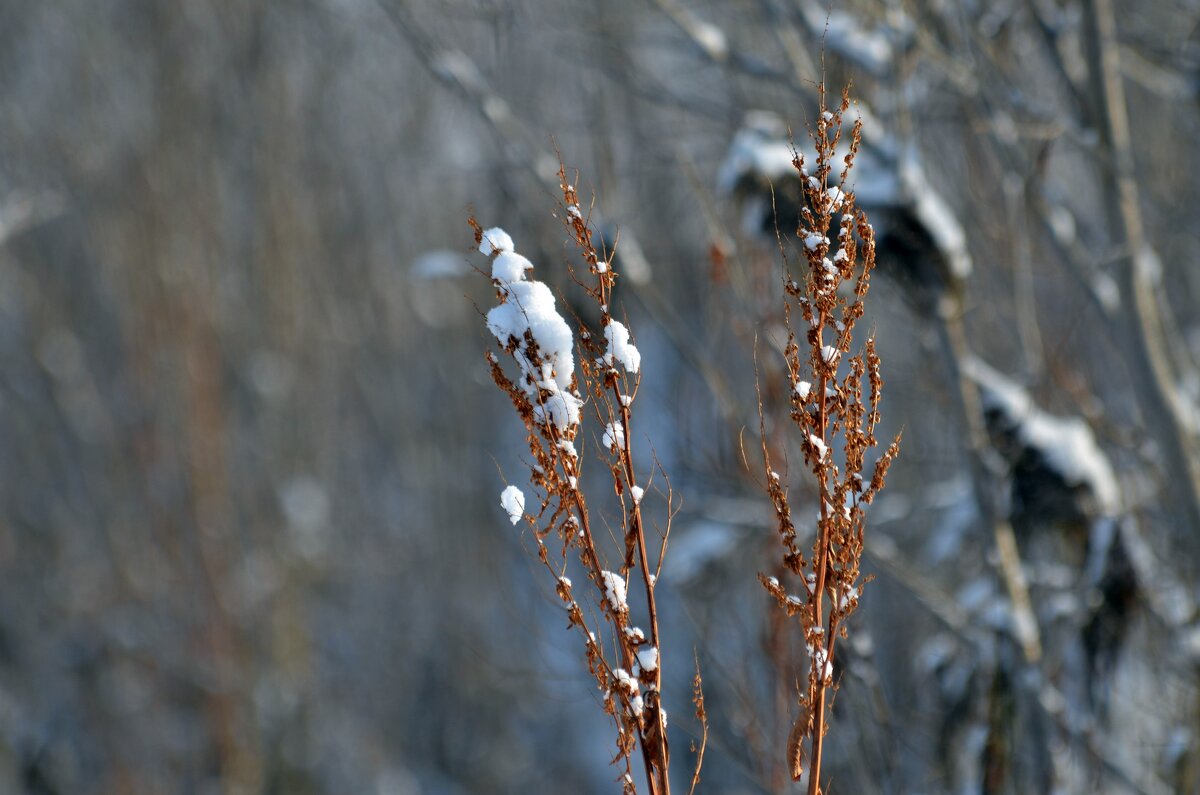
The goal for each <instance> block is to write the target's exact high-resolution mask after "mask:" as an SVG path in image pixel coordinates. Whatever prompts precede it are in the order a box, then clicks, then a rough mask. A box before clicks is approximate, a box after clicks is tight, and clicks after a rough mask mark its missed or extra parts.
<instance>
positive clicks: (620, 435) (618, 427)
mask: <svg viewBox="0 0 1200 795" xmlns="http://www.w3.org/2000/svg"><path fill="white" fill-rule="evenodd" d="M600 443H601V444H603V445H604V446H605V447H610V448H611V447H616V448H618V449H624V448H625V426H623V425H622V424H621V423H619V422H610V423H607V424H605V426H604V436H603V438H601V440H600Z"/></svg>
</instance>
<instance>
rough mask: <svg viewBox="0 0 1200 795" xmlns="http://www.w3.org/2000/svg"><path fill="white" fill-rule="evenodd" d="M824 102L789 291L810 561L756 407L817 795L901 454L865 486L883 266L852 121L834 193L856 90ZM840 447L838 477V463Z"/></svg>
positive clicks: (794, 752) (796, 755)
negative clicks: (832, 696)
mask: <svg viewBox="0 0 1200 795" xmlns="http://www.w3.org/2000/svg"><path fill="white" fill-rule="evenodd" d="M818 95H819V100H820V105H819V113H820V115H819V117H818V119H817V122H816V125H815V128H814V129H812V130H811V131H810V137H811V138H812V140H813V143H814V145H815V149H816V163H815V167H816V168H815V171H813V172H812V173H810V172H809V168H808V165H809V164H807V163H806V162H805V160H804V157H803V156H802V155H800V154H796V156H795V158H794V160H793V165H794V166H795V167H796V169H797V171H799V173H800V177H801V179H802V180H803V183H804V194H805V204H806V206H805V207H804V208H803V209H802V211H801V222H800V227H799V228H798V229H797V230H796V233H797V235H798V236H799V237H800V239H801V240H802V241H803V243H804V245H803V250H804V254H805V257H806V259H807V260H808V274H807V276H806V277H805V278H804V280H803V283H800V282H797V281H795V280H794V279H791V278H789V279H788V281H787V282H786V284H785V292H786V296H785V300H784V317H785V321H786V325H787V330H788V336H787V344H786V347H785V350H784V356H785V359H786V361H787V368H788V373H789V378H790V382H791V384H790V386H791V390H790V391H791V419H792V421H793V423H794V424H795V425H796V427H797V428H798V429H799V432H800V435H801V446H802V448H803V451H804V463H805V467H806V469H807V470H808V472H809V473H810V475H811V476H812V478H813V480H814V481H815V486H816V490H817V496H818V502H819V506H820V508H819V514H818V518H817V520H816V533H815V540H814V542H813V545H812V547H811V549H810V550H809V553H810V554H809V555H806V554H805V551H804V550H803V549H801V546H800V540H799V535H798V533H797V530H796V524H795V520H794V519H793V516H792V507H791V504H790V502H789V498H788V487H787V484H786V482H785V479H784V478H783V477H782V476H781V475H780V474H779V473H778V472H776V471H775V469H774V468H773V467H772V463H771V454H770V452H769V450H768V447H767V442H766V427H765V421H763V419H762V401H761V398H760V400H759V408H760V414H759V417H760V432H761V438H762V455H763V464H764V467H765V469H766V474H767V478H766V489H767V493H768V495H769V496H770V499H771V502H772V505H773V506H774V509H775V517H776V520H777V529H778V532H779V538H780V541H781V543H782V545H783V568H784V570H785V571H786V572H788V573H790V574H791V575H794V577H795V580H796V584H797V585H798V586H799V592H798V593H797V594H794V595H793V594H791V593H789V590H788V588H787V587H786V586H787V583H782V582H780V580H779V579H778V578H776V577H768V576H766V575H763V574H759V580H760V581H761V582H762V585H763V587H764V588H766V590H767V592H768V593H770V594H771V596H773V597H774V598H775V600H776V602H777V603H778V606H779V608H780V609H781V610H783V611H784V612H785V613H786V615H787V617H788V618H789V619H790V618H795V619H797V620H798V622H799V624H800V629H801V632H802V633H803V637H804V642H805V646H806V648H807V650H808V656H809V667H808V676H807V680H806V682H807V684H806V685H805V686H802V687H801V690H800V693H799V694H798V695H799V698H798V701H799V704H798V707H799V709H798V714H797V718H796V721H795V723H794V724H793V727H792V731H791V734H790V736H789V738H788V742H787V750H786V760H785V761H786V764H787V766H788V769H789V771H790V772H791V774H792V777H793V779H794V780H797V781H798V780H800V779H801V778H802V777H803V776H804V773H805V771H806V767H807V773H808V793H809V795H817V793H819V792H820V791H821V787H820V777H821V757H822V749H823V744H824V737H825V733H826V731H827V729H828V725H827V724H828V716H827V709H828V701H829V699H828V693H829V691H830V690H831V689H836V688H837V684H836V682H835V681H834V678H833V671H834V667H833V662H834V655H835V652H836V644H837V640H838V638H839V637H840V638H845V637H846V622H847V619H849V617H850V615H851V614H852V613H853V612H854V610H855V609H856V608H857V607H858V600H859V596H860V594H861V592H862V587H863V585H864V583H865V580H864V578H862V577H861V575H860V571H859V565H860V562H861V560H862V551H863V532H864V529H865V526H866V513H865V506H866V505H868V504H869V503H870V502H871V501H872V500H873V499H874V498H875V495H876V494H877V493H878V492H879V490H880V489H882V488H883V485H884V478H885V476H886V475H887V471H888V467H889V466H890V465H891V463H892V461H893V459H895V457H896V455H897V454H898V453H899V449H900V437H899V436H897V437H896V438H895V439H894V440H893V441H892V442H891V444H890V445H889V446H888V447H887V449H886V450H885V451H884V452H883V454H882V455H880V456H879V457H878V458H877V459H876V461H875V464H874V467H873V469H872V471H871V473H870V479H869V480H868V479H866V477H865V475H864V467H865V459H866V454H867V452H868V451H869V450H871V449H873V448H875V447H876V445H877V441H876V438H875V430H876V427H877V426H878V423H879V418H880V417H879V401H880V396H881V394H882V389H883V378H882V377H881V375H880V360H879V355H878V354H877V353H876V350H875V340H874V339H873V338H868V339H867V341H866V343H865V345H864V350H863V351H862V352H861V353H857V354H854V355H851V346H852V341H853V334H854V328H855V325H856V323H857V322H858V320H859V319H860V318H861V317H862V316H863V300H864V299H865V298H866V295H867V291H868V289H869V287H870V278H871V271H872V269H873V268H874V266H875V235H874V231H873V229H872V228H871V225H870V224H869V223H868V221H867V217H866V214H865V213H864V212H863V211H862V210H861V209H859V208H858V207H857V205H856V203H855V199H854V193H853V191H852V190H850V189H849V186H850V185H851V183H850V173H851V170H852V168H853V166H854V158H855V156H856V155H857V153H858V148H859V143H860V140H861V134H862V121H861V119H859V120H855V121H854V123H853V124H852V126H851V128H850V130H849V138H848V152H847V154H846V155H845V157H844V158H843V159H842V168H841V171H840V173H839V174H837V176H838V185H839V187H832V186H831V180H830V176H831V174H833V173H834V168H835V166H834V161H835V159H836V155H835V152H836V149H837V146H838V144H839V143H840V142H841V140H842V135H843V119H844V117H845V114H846V113H847V112H848V111H849V110H850V99H849V90H848V89H847V90H846V91H843V92H842V98H841V102H840V104H839V105H838V106H837V107H835V108H834V109H832V110H829V109H828V108H827V107H826V102H825V89H824V86H821V87H820V88H819V90H818ZM835 218H836V219H837V224H836V227H835V224H834V221H835ZM835 228H836V230H837V231H836V237H835V239H834V240H831V239H830V230H832V229H835ZM797 314H798V315H799V316H800V318H802V319H803V321H804V332H803V335H802V338H803V340H804V343H805V344H804V345H803V346H802V345H801V344H800V342H799V341H798V338H797V334H796V331H795V326H794V322H795V321H794V318H795V316H796V315H797ZM809 379H811V380H809ZM864 385H865V386H866V394H865V395H864ZM839 447H840V449H841V453H842V464H841V465H840V466H839V465H838V464H837V463H836V462H835V453H836V452H837V448H839ZM806 746H807V751H806V750H805V748H806Z"/></svg>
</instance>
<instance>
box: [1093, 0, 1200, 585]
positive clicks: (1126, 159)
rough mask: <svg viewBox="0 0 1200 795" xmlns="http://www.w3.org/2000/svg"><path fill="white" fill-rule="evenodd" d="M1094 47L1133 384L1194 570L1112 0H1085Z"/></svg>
mask: <svg viewBox="0 0 1200 795" xmlns="http://www.w3.org/2000/svg"><path fill="white" fill-rule="evenodd" d="M1084 9H1085V27H1086V37H1085V38H1086V47H1085V49H1086V54H1087V59H1088V66H1089V71H1090V84H1089V87H1090V90H1091V94H1092V102H1093V105H1094V106H1095V107H1096V108H1097V109H1099V111H1100V114H1101V116H1100V118H1099V119H1097V123H1098V124H1097V126H1098V127H1099V128H1100V135H1101V140H1102V141H1103V144H1104V146H1105V148H1106V149H1107V150H1108V151H1109V152H1110V154H1111V159H1110V162H1111V166H1110V167H1109V168H1105V169H1103V170H1102V174H1101V178H1102V180H1103V183H1104V185H1105V187H1106V190H1105V191H1104V193H1103V195H1104V197H1105V198H1106V199H1107V201H1105V204H1104V207H1105V212H1106V213H1107V215H1108V226H1109V229H1111V230H1112V234H1113V236H1114V242H1115V243H1116V244H1117V245H1119V246H1121V247H1122V250H1123V252H1124V256H1123V257H1122V258H1121V261H1120V263H1119V268H1118V273H1117V279H1118V282H1119V283H1120V286H1121V292H1122V294H1123V295H1125V296H1128V298H1129V306H1128V309H1127V310H1126V311H1125V312H1124V313H1122V315H1121V316H1120V318H1119V320H1120V322H1121V324H1122V326H1123V327H1124V330H1125V332H1126V333H1125V334H1124V335H1123V336H1124V338H1125V340H1126V344H1127V346H1128V351H1129V353H1128V355H1127V356H1126V359H1127V360H1128V364H1129V366H1130V368H1131V369H1132V370H1133V375H1134V378H1133V379H1132V382H1133V387H1134V389H1135V390H1136V391H1137V393H1138V397H1139V399H1140V400H1141V402H1142V406H1143V408H1144V411H1143V417H1144V421H1145V423H1146V425H1147V427H1148V428H1149V429H1150V430H1151V433H1153V435H1154V438H1155V440H1156V441H1157V442H1158V444H1159V446H1160V447H1161V449H1162V453H1163V456H1164V458H1165V461H1164V463H1165V465H1166V467H1167V469H1168V472H1169V474H1168V477H1167V478H1166V492H1167V494H1168V495H1169V497H1170V500H1171V502H1172V504H1173V507H1174V509H1175V510H1177V511H1178V512H1179V514H1180V515H1181V516H1182V517H1183V518H1184V519H1185V522H1186V529H1185V530H1183V531H1182V532H1178V533H1176V534H1174V538H1173V543H1175V544H1177V545H1181V546H1182V547H1183V550H1184V552H1185V553H1186V555H1187V559H1188V562H1189V564H1190V565H1191V567H1192V570H1193V571H1195V570H1196V569H1197V567H1198V566H1200V543H1198V539H1200V457H1197V456H1196V454H1195V440H1194V436H1193V429H1191V428H1190V427H1189V422H1188V418H1187V417H1186V416H1185V409H1184V406H1183V405H1182V400H1183V398H1182V396H1181V395H1180V394H1179V393H1178V390H1177V388H1176V386H1175V376H1174V374H1173V373H1172V368H1171V363H1170V359H1169V354H1168V348H1167V344H1166V341H1165V339H1164V334H1163V322H1162V318H1161V316H1160V313H1161V309H1160V306H1159V297H1158V295H1157V290H1156V289H1155V281H1156V280H1157V279H1158V278H1160V274H1159V273H1157V270H1158V267H1157V260H1156V258H1155V256H1154V254H1153V252H1152V251H1151V250H1150V248H1149V246H1148V241H1147V240H1146V236H1145V227H1144V224H1143V220H1142V213H1141V200H1140V197H1139V191H1138V184H1137V178H1136V176H1135V171H1134V169H1135V164H1134V159H1133V142H1132V136H1131V132H1130V128H1129V110H1128V108H1127V106H1126V102H1125V88H1124V83H1123V80H1124V78H1123V77H1122V74H1121V56H1120V49H1119V47H1118V46H1117V40H1116V17H1115V14H1114V11H1113V7H1112V2H1111V0H1085V3H1084Z"/></svg>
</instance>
